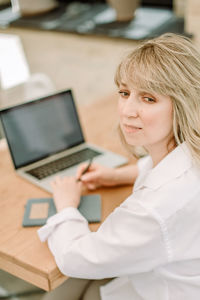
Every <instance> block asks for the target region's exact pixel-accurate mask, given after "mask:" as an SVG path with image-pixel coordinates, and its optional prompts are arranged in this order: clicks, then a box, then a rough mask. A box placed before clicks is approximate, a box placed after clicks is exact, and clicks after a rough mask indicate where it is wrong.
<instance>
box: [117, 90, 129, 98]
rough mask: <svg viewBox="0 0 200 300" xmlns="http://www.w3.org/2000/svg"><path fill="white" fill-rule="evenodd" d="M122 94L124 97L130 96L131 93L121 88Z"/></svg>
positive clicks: (120, 92)
mask: <svg viewBox="0 0 200 300" xmlns="http://www.w3.org/2000/svg"><path fill="white" fill-rule="evenodd" d="M118 93H119V94H120V96H121V97H123V98H128V97H129V95H130V93H129V92H128V91H123V90H119V92H118Z"/></svg>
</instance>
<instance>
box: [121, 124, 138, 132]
mask: <svg viewBox="0 0 200 300" xmlns="http://www.w3.org/2000/svg"><path fill="white" fill-rule="evenodd" d="M123 127H124V130H125V132H127V133H136V132H139V131H140V130H141V129H142V128H141V127H138V126H133V125H127V124H124V125H123Z"/></svg>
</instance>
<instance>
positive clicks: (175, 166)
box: [134, 142, 192, 191]
mask: <svg viewBox="0 0 200 300" xmlns="http://www.w3.org/2000/svg"><path fill="white" fill-rule="evenodd" d="M191 166H192V159H191V156H190V152H189V150H188V148H187V145H186V143H185V142H184V143H182V144H181V145H179V146H177V147H176V148H175V149H174V150H173V151H172V152H170V153H169V154H168V155H167V156H166V157H165V158H164V159H162V160H161V161H160V162H159V164H158V165H156V166H155V167H154V168H152V160H151V157H150V156H148V157H146V158H145V159H144V163H143V165H142V172H141V173H140V174H139V177H138V180H137V181H136V185H135V186H134V191H136V190H138V189H140V188H142V187H148V188H150V189H153V190H154V189H157V188H159V187H160V186H161V185H164V184H165V183H167V182H169V181H170V180H172V179H174V178H176V177H179V176H180V175H181V174H183V173H184V172H185V171H186V170H188V169H189V168H190V167H191Z"/></svg>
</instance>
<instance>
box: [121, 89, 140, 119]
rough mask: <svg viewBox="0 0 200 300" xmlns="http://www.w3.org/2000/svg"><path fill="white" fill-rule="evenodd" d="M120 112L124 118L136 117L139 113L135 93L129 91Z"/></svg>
mask: <svg viewBox="0 0 200 300" xmlns="http://www.w3.org/2000/svg"><path fill="white" fill-rule="evenodd" d="M122 113H123V115H124V117H126V118H131V117H132V118H137V117H138V114H139V103H138V99H137V97H136V95H135V94H134V93H131V94H130V96H129V97H128V99H126V101H125V102H124V103H123V109H122Z"/></svg>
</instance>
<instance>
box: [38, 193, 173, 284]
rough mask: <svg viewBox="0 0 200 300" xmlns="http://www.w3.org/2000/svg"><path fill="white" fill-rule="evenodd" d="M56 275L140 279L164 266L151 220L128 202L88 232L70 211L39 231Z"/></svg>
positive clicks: (156, 227) (163, 251)
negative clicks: (135, 277)
mask: <svg viewBox="0 0 200 300" xmlns="http://www.w3.org/2000/svg"><path fill="white" fill-rule="evenodd" d="M38 233H39V236H40V238H41V240H43V241H44V240H45V239H48V245H49V248H50V250H51V252H52V253H53V255H54V257H55V261H56V263H57V266H58V268H59V269H60V271H61V272H62V273H63V274H65V275H67V276H71V277H78V278H88V279H101V278H111V277H118V276H126V275H128V274H134V273H141V272H146V271H149V270H152V269H154V268H155V267H158V266H159V265H162V264H165V263H166V262H167V255H166V249H165V243H164V241H163V236H162V230H161V228H160V224H159V222H158V221H157V220H156V218H155V217H154V216H153V215H152V214H151V213H149V212H148V211H147V210H146V209H145V208H144V207H143V206H141V204H140V203H139V202H138V201H135V199H134V197H133V196H132V197H129V198H128V199H127V200H126V201H125V202H124V203H123V204H122V205H121V206H120V207H118V208H117V209H115V211H114V212H113V213H111V214H110V215H109V217H108V218H107V219H106V220H105V221H104V222H103V224H102V225H101V226H100V228H99V230H98V231H97V232H91V231H90V230H89V227H88V223H87V221H86V220H85V218H84V217H83V216H82V215H81V214H80V213H79V211H78V210H77V209H75V208H66V209H65V210H63V211H62V212H60V213H59V214H57V215H55V216H53V217H51V218H50V219H49V221H48V223H47V225H45V226H43V227H42V228H41V229H40V230H39V232H38Z"/></svg>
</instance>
